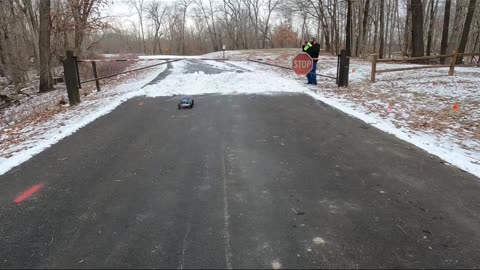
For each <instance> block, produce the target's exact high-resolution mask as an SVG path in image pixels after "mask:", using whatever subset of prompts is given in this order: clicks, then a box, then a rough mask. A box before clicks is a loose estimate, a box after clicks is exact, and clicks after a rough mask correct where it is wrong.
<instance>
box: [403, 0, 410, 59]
mask: <svg viewBox="0 0 480 270" xmlns="http://www.w3.org/2000/svg"><path fill="white" fill-rule="evenodd" d="M411 29H412V5H411V4H410V1H407V19H406V20H405V32H404V35H405V39H404V40H405V48H404V54H405V55H411V48H412V34H411V31H412V30H411Z"/></svg>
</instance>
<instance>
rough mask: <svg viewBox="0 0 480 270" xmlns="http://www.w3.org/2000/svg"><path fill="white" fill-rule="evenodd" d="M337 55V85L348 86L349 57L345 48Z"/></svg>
mask: <svg viewBox="0 0 480 270" xmlns="http://www.w3.org/2000/svg"><path fill="white" fill-rule="evenodd" d="M338 57H339V63H340V65H339V67H338V77H337V85H338V86H339V87H348V73H349V70H350V67H349V65H350V57H349V56H348V54H347V50H341V51H340V55H338Z"/></svg>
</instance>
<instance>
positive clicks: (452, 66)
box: [448, 50, 457, 76]
mask: <svg viewBox="0 0 480 270" xmlns="http://www.w3.org/2000/svg"><path fill="white" fill-rule="evenodd" d="M456 62H457V51H456V50H453V55H452V59H451V61H450V70H449V71H448V76H454V75H455V63H456Z"/></svg>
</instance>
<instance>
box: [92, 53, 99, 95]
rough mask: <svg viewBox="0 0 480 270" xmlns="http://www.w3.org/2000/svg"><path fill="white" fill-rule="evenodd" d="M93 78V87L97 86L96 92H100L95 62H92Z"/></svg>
mask: <svg viewBox="0 0 480 270" xmlns="http://www.w3.org/2000/svg"><path fill="white" fill-rule="evenodd" d="M92 70H93V78H95V85H96V86H97V92H100V82H99V81H98V74H97V62H95V61H93V62H92Z"/></svg>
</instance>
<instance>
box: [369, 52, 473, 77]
mask: <svg viewBox="0 0 480 270" xmlns="http://www.w3.org/2000/svg"><path fill="white" fill-rule="evenodd" d="M459 55H462V56H472V57H473V56H480V52H477V53H457V52H456V51H455V50H454V51H453V53H452V54H446V55H433V56H421V57H405V58H396V59H395V58H392V59H378V55H377V54H373V55H372V69H371V71H370V81H371V82H372V83H374V82H375V75H376V74H380V73H386V72H397V71H405V70H416V69H429V68H444V67H448V68H449V70H448V75H449V76H453V75H455V67H456V66H457V67H480V61H478V63H476V64H475V63H472V64H460V65H458V64H456V62H457V57H458V56H459ZM442 58H450V63H449V64H440V65H425V66H416V67H405V68H393V69H381V70H378V69H377V63H393V62H409V61H416V62H419V61H424V60H432V59H442ZM479 60H480V59H479Z"/></svg>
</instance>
